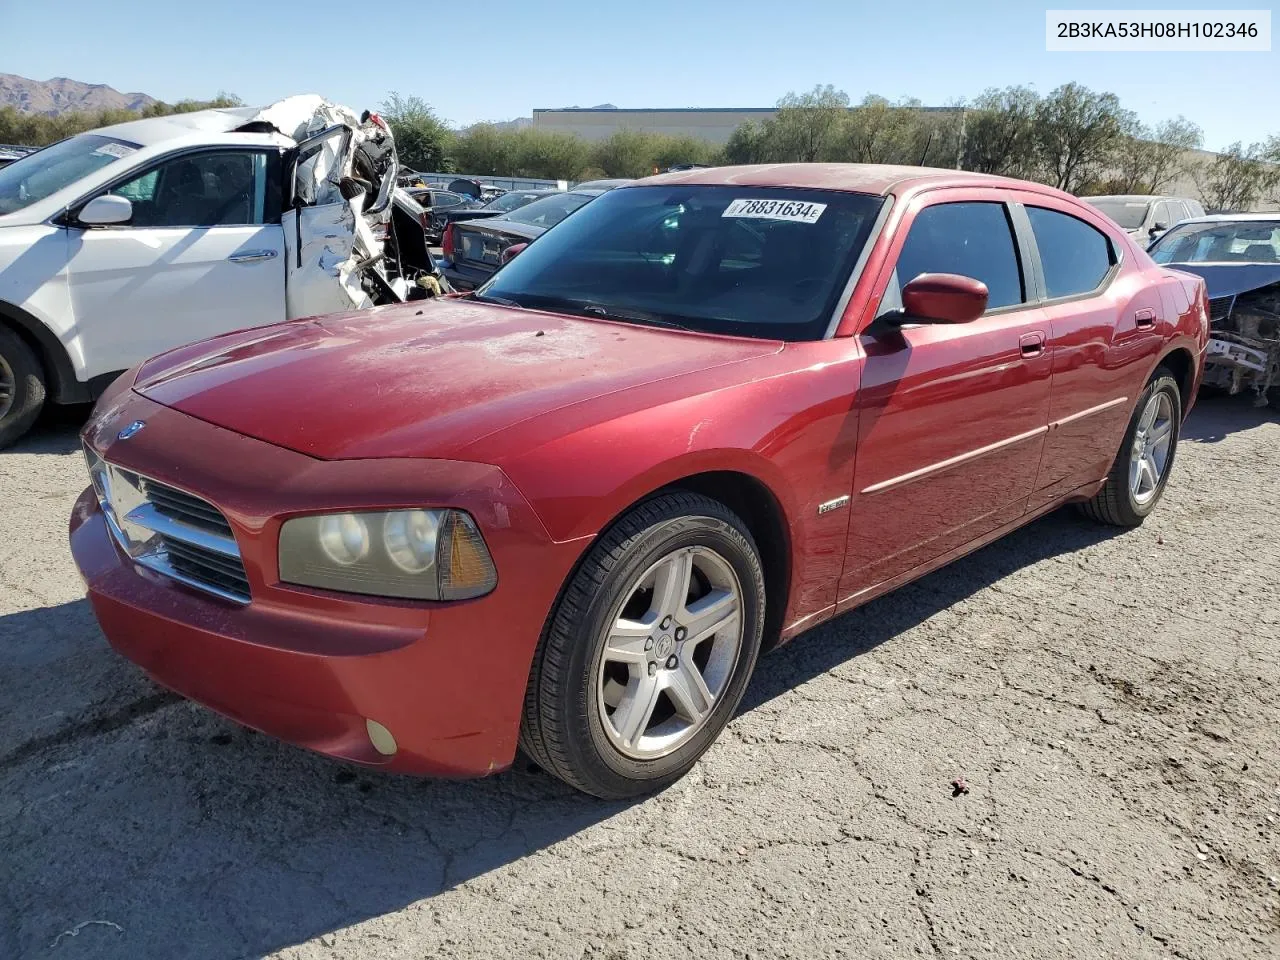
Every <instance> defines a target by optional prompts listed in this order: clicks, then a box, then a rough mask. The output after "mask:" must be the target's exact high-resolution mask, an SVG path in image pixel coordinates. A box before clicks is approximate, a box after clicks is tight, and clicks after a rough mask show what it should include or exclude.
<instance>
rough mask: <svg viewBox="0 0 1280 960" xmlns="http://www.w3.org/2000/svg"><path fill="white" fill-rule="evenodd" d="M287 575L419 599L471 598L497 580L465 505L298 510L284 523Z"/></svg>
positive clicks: (290, 579)
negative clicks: (375, 510) (369, 510)
mask: <svg viewBox="0 0 1280 960" xmlns="http://www.w3.org/2000/svg"><path fill="white" fill-rule="evenodd" d="M280 579H281V580H283V581H284V582H286V583H295V584H298V585H300V586H307V587H320V588H323V589H326V590H341V591H344V592H347V593H363V594H369V595H371V596H381V597H404V598H407V599H413V600H466V599H470V598H472V597H479V596H483V595H484V594H486V593H488V592H489V591H491V590H492V589H493V588H494V587H495V586H496V585H497V582H498V574H497V571H496V570H495V569H494V566H493V558H492V557H490V555H489V549H488V547H486V546H485V542H484V538H483V537H482V536H481V535H480V531H479V529H478V528H477V527H476V524H475V521H474V520H472V519H471V517H470V515H469V514H466V513H464V512H463V511H461V510H392V511H388V512H381V513H336V514H323V515H319V516H310V517H295V518H294V519H292V520H287V521H285V524H284V526H283V527H281V529H280Z"/></svg>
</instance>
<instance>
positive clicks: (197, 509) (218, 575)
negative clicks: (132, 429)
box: [85, 447, 249, 603]
mask: <svg viewBox="0 0 1280 960" xmlns="http://www.w3.org/2000/svg"><path fill="white" fill-rule="evenodd" d="M85 459H86V460H87V461H88V463H89V475H90V476H91V477H92V478H93V487H94V490H95V491H97V494H98V502H99V503H100V504H101V506H102V510H103V513H104V515H105V516H106V518H107V526H108V527H110V528H111V533H112V535H113V536H114V537H115V538H116V541H117V542H118V543H119V544H120V546H121V547H123V548H124V550H125V552H126V553H128V554H129V556H130V557H131V558H132V559H133V561H134V562H135V563H137V564H138V565H139V566H143V567H146V568H147V569H149V570H154V571H156V572H157V573H161V574H163V575H165V576H166V577H170V578H171V579H173V580H177V581H179V582H180V583H185V584H187V585H188V586H191V587H195V588H197V589H199V590H203V591H205V592H206V593H211V594H213V595H214V596H217V597H221V598H223V599H224V600H233V601H235V602H236V603H248V602H249V580H248V578H247V577H246V576H245V572H244V563H243V562H242V561H241V559H240V548H239V547H238V546H237V545H236V540H235V536H234V534H233V533H232V532H231V525H230V524H229V523H228V522H227V518H226V517H224V516H223V515H222V511H220V510H219V509H218V508H217V507H215V506H214V505H213V504H211V503H209V502H208V501H207V500H202V499H201V498H199V497H197V496H195V495H193V494H190V493H187V492H185V491H183V490H178V489H175V488H174V487H170V486H168V485H167V484H164V483H161V482H160V481H158V480H152V479H151V478H150V477H144V476H141V475H140V474H137V473H134V472H133V471H131V470H125V469H124V468H122V467H118V466H116V465H115V464H112V463H107V462H106V461H105V460H103V459H102V458H101V457H99V456H98V455H97V454H96V453H94V452H93V451H92V450H90V449H89V448H88V447H86V448H85Z"/></svg>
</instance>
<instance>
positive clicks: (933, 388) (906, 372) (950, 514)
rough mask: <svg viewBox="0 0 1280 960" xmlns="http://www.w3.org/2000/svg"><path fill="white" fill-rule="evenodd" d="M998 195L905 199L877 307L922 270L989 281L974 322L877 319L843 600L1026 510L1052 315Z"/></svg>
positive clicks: (870, 342) (1043, 419)
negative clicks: (1042, 304) (901, 323)
mask: <svg viewBox="0 0 1280 960" xmlns="http://www.w3.org/2000/svg"><path fill="white" fill-rule="evenodd" d="M1004 200H1005V197H1004V194H1003V192H1001V191H994V190H987V189H964V190H946V191H938V192H934V193H929V194H925V195H924V196H922V197H921V198H919V199H917V200H916V201H914V202H913V204H912V207H911V208H910V209H908V211H907V214H906V217H905V218H904V220H903V223H902V225H901V226H900V227H899V229H898V231H897V233H898V236H897V237H896V238H895V240H894V245H895V248H894V249H891V250H890V253H889V257H888V259H887V261H886V267H885V270H887V271H889V273H888V275H886V276H882V277H881V278H880V280H879V281H878V283H879V284H883V286H878V287H877V289H881V290H883V293H882V294H881V297H880V302H881V312H882V313H883V312H885V311H886V310H892V309H893V308H895V307H898V306H900V303H901V301H900V294H899V290H900V286H901V285H904V284H905V283H907V282H908V281H910V280H911V279H912V278H913V277H915V276H917V275H918V274H920V273H929V272H938V273H957V274H961V275H964V276H969V277H973V278H975V279H978V280H981V281H982V282H984V283H985V284H986V285H987V287H988V290H989V301H988V302H989V308H988V311H987V313H986V314H985V315H984V316H982V317H980V318H979V319H977V320H975V321H972V322H971V323H966V324H954V325H946V324H917V325H908V326H905V327H902V328H900V329H899V328H895V327H892V326H888V325H885V324H881V323H877V324H873V325H872V326H871V327H868V328H867V330H866V331H864V332H863V333H862V334H861V339H862V345H863V348H864V350H865V351H866V361H865V365H864V368H863V375H862V385H861V389H860V391H859V394H858V406H859V412H860V416H859V433H858V457H857V465H856V468H855V476H854V493H853V499H852V504H851V507H852V509H851V512H850V519H849V539H848V549H847V555H846V560H845V568H844V574H843V577H842V579H841V584H840V594H839V595H840V597H841V598H842V600H841V608H842V609H843V608H847V607H848V606H852V605H854V604H855V603H857V602H859V600H860V598H861V597H862V596H863V595H865V594H867V593H868V592H869V591H871V590H873V589H875V588H876V587H878V586H883V585H885V584H887V583H889V582H890V581H895V580H897V579H899V578H903V577H905V576H907V575H908V574H909V573H910V572H911V571H912V570H913V569H914V568H916V567H919V566H920V565H922V564H925V563H928V562H929V561H931V560H934V559H936V558H939V557H941V556H943V555H944V554H947V553H949V552H951V551H954V550H956V549H958V548H960V547H963V546H964V545H965V544H967V543H970V542H972V541H973V540H976V539H977V538H979V537H981V536H983V535H984V534H986V533H989V532H991V531H992V530H994V529H996V528H998V527H1000V526H1002V525H1004V524H1007V523H1010V522H1012V521H1014V520H1016V519H1018V518H1019V517H1021V516H1022V514H1023V512H1024V510H1025V508H1026V503H1027V498H1028V496H1029V495H1030V494H1031V492H1032V490H1033V489H1034V486H1035V479H1036V471H1037V469H1038V467H1039V463H1040V454H1041V450H1042V449H1043V446H1044V434H1045V431H1046V429H1047V422H1048V414H1049V375H1050V359H1049V355H1048V353H1047V351H1046V348H1045V347H1046V340H1047V335H1048V324H1047V323H1046V319H1045V315H1044V313H1043V312H1042V311H1041V310H1040V309H1039V308H1038V307H1037V306H1036V305H1035V301H1036V300H1037V299H1038V298H1037V291H1036V288H1035V286H1034V279H1033V277H1034V275H1033V274H1032V273H1031V272H1030V271H1029V270H1028V264H1027V263H1026V256H1027V254H1026V251H1025V250H1023V249H1020V246H1019V237H1018V235H1017V234H1016V233H1015V231H1014V227H1013V221H1012V217H1011V211H1010V209H1009V207H1008V206H1007V205H1006V203H1005V202H1004Z"/></svg>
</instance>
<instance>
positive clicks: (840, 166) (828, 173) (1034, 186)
mask: <svg viewBox="0 0 1280 960" xmlns="http://www.w3.org/2000/svg"><path fill="white" fill-rule="evenodd" d="M677 183H680V184H700V185H701V184H706V185H717V186H749V187H810V188H819V189H826V190H840V191H844V192H848V193H869V194H873V195H875V196H888V195H889V194H898V193H903V192H905V191H907V190H921V189H932V188H938V187H1005V188H1008V189H1018V190H1032V191H1034V192H1037V193H1044V194H1048V195H1050V196H1055V197H1064V198H1067V199H1070V200H1077V198H1076V197H1072V196H1071V195H1070V194H1067V193H1063V192H1062V191H1061V190H1057V189H1054V188H1053V187H1048V186H1045V185H1044V184H1042V183H1031V182H1029V181H1026V180H1014V179H1012V178H1010V177H997V176H992V175H991V174H986V173H971V172H969V171H966V170H948V169H944V168H940V167H910V166H898V165H895V164H887V163H767V164H766V163H761V164H754V165H750V166H738V167H707V168H705V169H700V170H680V171H677V172H675V173H660V174H657V175H656V176H652V177H645V178H644V179H643V180H637V181H636V182H634V183H632V184H627V185H624V186H622V187H620V188H619V189H621V190H633V189H636V188H639V187H649V186H661V185H664V184H677Z"/></svg>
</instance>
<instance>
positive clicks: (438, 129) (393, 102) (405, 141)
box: [381, 91, 453, 173]
mask: <svg viewBox="0 0 1280 960" xmlns="http://www.w3.org/2000/svg"><path fill="white" fill-rule="evenodd" d="M381 113H382V119H384V120H386V121H387V126H389V127H390V128H391V134H392V136H394V137H395V141H396V154H397V155H398V156H399V158H400V162H401V163H402V164H404V165H405V166H408V167H411V168H413V169H414V170H422V171H438V172H441V173H445V172H448V164H447V163H446V158H447V156H448V154H449V148H450V147H452V146H453V133H452V131H450V130H449V128H448V127H447V126H445V124H444V123H443V121H441V120H440V118H439V117H437V116H436V114H435V111H434V110H432V109H431V107H429V106H428V105H427V103H426V101H425V100H423V99H422V98H421V97H402V96H400V94H398V93H395V92H394V91H393V92H392V93H390V94H389V95H388V96H387V99H386V100H384V101H383V103H382V107H381Z"/></svg>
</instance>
